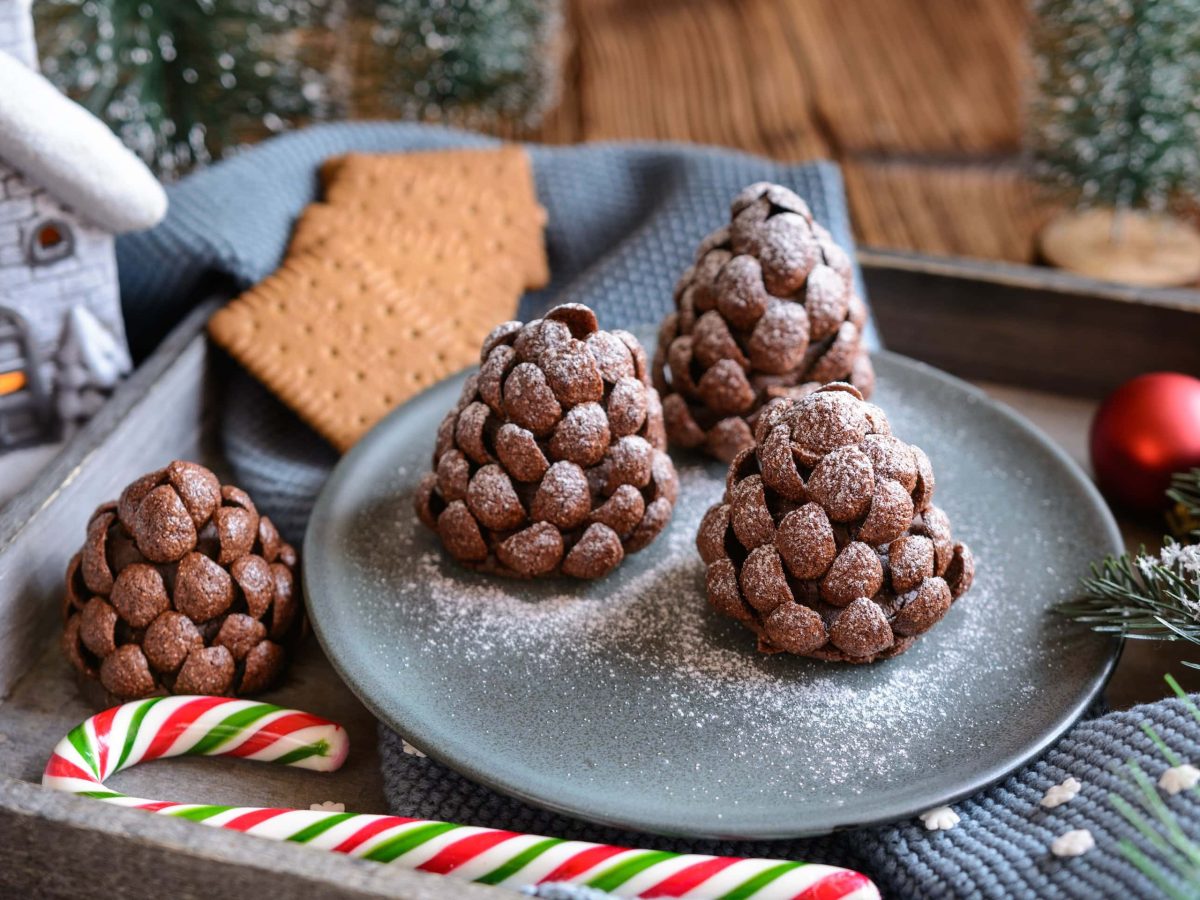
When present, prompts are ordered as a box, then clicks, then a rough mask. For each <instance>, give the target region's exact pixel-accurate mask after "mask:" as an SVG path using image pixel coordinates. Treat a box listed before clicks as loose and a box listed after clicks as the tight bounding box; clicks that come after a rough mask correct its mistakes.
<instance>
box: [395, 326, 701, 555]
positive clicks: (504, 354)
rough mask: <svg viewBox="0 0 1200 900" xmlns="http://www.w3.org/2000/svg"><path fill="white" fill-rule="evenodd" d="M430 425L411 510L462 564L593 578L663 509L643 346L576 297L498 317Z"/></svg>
mask: <svg viewBox="0 0 1200 900" xmlns="http://www.w3.org/2000/svg"><path fill="white" fill-rule="evenodd" d="M480 359H481V360H482V365H481V367H480V369H479V372H478V373H477V374H474V375H471V376H470V377H469V378H468V379H467V382H466V384H465V385H464V386H463V392H462V397H461V398H460V399H459V402H458V405H457V406H456V407H455V408H454V409H453V410H451V411H450V413H449V414H447V416H446V418H445V420H443V422H442V424H441V427H440V428H439V429H438V436H437V446H436V448H435V450H434V454H433V466H434V471H432V472H430V473H428V474H427V475H426V476H425V478H424V480H423V481H422V482H421V486H420V488H419V489H418V491H417V495H416V498H415V503H416V509H417V515H418V516H419V517H420V519H421V521H422V522H424V523H425V524H426V525H427V526H429V527H430V528H432V529H433V530H434V531H436V532H437V533H438V535H439V536H440V537H441V539H442V544H443V545H444V546H445V548H446V550H447V551H448V552H449V553H450V555H451V556H453V557H454V558H455V559H457V560H458V561H459V562H461V563H462V564H463V565H466V566H468V567H470V568H475V569H481V570H485V571H490V572H496V573H499V574H504V575H514V576H519V577H523V578H534V577H539V576H544V575H553V574H558V573H561V574H564V575H570V576H572V577H575V578H599V577H601V576H603V575H606V574H607V573H609V572H610V571H612V570H613V569H614V568H616V567H617V566H618V565H619V564H620V563H621V560H623V559H624V558H625V554H627V553H633V552H635V551H637V550H641V549H642V548H643V547H645V546H646V545H647V544H649V543H650V542H651V541H653V540H654V538H655V537H657V536H658V533H659V532H660V531H662V529H663V527H664V526H665V525H666V524H667V521H668V520H669V519H670V517H671V510H672V508H673V506H674V504H675V497H676V494H677V492H678V479H677V478H676V475H675V467H674V465H673V464H672V463H671V458H670V457H669V456H667V454H666V452H665V450H666V443H667V439H666V432H665V431H664V429H663V421H662V405H661V403H660V402H659V399H658V392H657V391H656V390H655V389H654V388H653V387H651V385H650V377H649V371H648V367H647V364H646V354H645V352H644V351H643V350H642V346H641V344H640V343H639V342H638V340H637V338H635V337H634V336H633V335H632V334H630V333H629V332H626V331H600V330H598V328H597V324H596V316H595V314H594V313H593V312H592V311H591V310H590V309H588V308H587V307H586V306H581V305H579V304H574V303H572V304H565V305H563V306H558V307H556V308H554V309H552V310H550V312H548V313H547V314H546V316H545V318H542V319H535V320H534V321H532V322H529V323H527V324H523V323H521V322H506V323H504V324H502V325H500V326H498V327H497V328H496V329H495V330H493V331H492V333H491V334H490V335H488V337H487V339H486V340H485V341H484V343H483V349H482V351H481V353H480Z"/></svg>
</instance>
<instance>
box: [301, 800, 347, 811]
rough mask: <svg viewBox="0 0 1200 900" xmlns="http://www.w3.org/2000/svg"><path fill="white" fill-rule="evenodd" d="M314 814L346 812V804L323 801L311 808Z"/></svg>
mask: <svg viewBox="0 0 1200 900" xmlns="http://www.w3.org/2000/svg"><path fill="white" fill-rule="evenodd" d="M309 809H311V810H312V811H313V812H345V811H346V804H345V803H334V802H333V801H332V800H322V801H321V802H320V803H314V804H313V805H312V806H310V807H309Z"/></svg>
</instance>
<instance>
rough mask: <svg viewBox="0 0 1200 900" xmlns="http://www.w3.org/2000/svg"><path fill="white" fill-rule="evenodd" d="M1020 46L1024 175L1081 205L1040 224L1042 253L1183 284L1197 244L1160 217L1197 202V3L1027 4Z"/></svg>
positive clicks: (1192, 272) (1064, 0)
mask: <svg viewBox="0 0 1200 900" xmlns="http://www.w3.org/2000/svg"><path fill="white" fill-rule="evenodd" d="M1031 42H1032V56H1033V79H1034V84H1033V90H1032V94H1031V97H1030V102H1029V108H1028V134H1027V141H1028V145H1029V150H1030V155H1031V157H1032V166H1033V172H1034V174H1035V176H1036V177H1037V178H1038V180H1039V181H1040V182H1042V183H1043V184H1044V185H1047V186H1049V187H1050V188H1052V189H1053V190H1055V191H1056V192H1058V193H1059V194H1060V195H1061V196H1065V197H1067V198H1069V199H1071V200H1073V201H1075V202H1076V203H1077V204H1078V205H1079V206H1081V207H1089V208H1092V211H1091V212H1089V213H1086V214H1081V215H1072V216H1070V217H1068V218H1066V219H1061V220H1059V221H1057V222H1056V223H1052V224H1051V226H1050V227H1049V228H1048V229H1047V231H1046V233H1045V234H1044V235H1043V250H1044V251H1045V252H1046V255H1047V256H1049V257H1051V261H1052V262H1055V263H1057V264H1061V265H1064V266H1065V267H1067V268H1080V269H1086V270H1088V271H1087V274H1096V275H1100V276H1102V277H1111V278H1115V279H1116V280H1130V281H1141V282H1143V283H1160V284H1163V283H1187V282H1191V281H1195V280H1196V278H1197V277H1200V268H1197V267H1198V266H1200V252H1197V247H1198V246H1200V236H1197V235H1196V234H1195V233H1194V232H1193V231H1191V230H1190V229H1189V228H1187V226H1184V225H1183V224H1182V223H1180V222H1177V221H1175V220H1172V219H1170V218H1169V217H1168V216H1166V215H1165V213H1166V211H1167V209H1168V207H1170V206H1171V205H1172V203H1174V202H1175V201H1178V200H1181V199H1189V198H1196V197H1197V196H1200V0H1035V2H1034V21H1033V27H1032V30H1031ZM1085 251H1086V252H1085ZM1127 254H1129V255H1130V256H1131V257H1132V258H1131V259H1126V258H1125V256H1126V255H1127Z"/></svg>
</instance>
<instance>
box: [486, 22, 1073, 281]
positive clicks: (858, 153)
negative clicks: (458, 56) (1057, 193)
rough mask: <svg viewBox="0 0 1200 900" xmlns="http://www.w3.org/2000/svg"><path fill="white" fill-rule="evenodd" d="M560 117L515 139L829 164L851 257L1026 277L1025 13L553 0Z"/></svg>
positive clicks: (1031, 228) (1029, 213)
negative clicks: (1008, 266) (975, 260)
mask: <svg viewBox="0 0 1200 900" xmlns="http://www.w3.org/2000/svg"><path fill="white" fill-rule="evenodd" d="M566 5H567V8H568V25H567V49H566V64H565V79H564V85H563V92H562V102H561V103H560V105H559V106H558V108H557V109H556V110H555V111H554V112H552V113H551V114H550V115H549V117H548V118H547V119H546V120H545V122H543V123H542V125H541V126H540V127H539V128H537V129H534V130H524V131H521V130H516V131H513V130H508V131H507V132H506V133H507V134H509V135H511V136H514V137H522V138H527V139H531V140H541V141H548V142H552V143H572V142H578V141H604V140H633V139H653V140H672V141H694V142H699V143H708V144H719V145H723V146H727V147H736V148H739V149H742V150H746V151H749V152H752V153H759V154H763V155H765V156H771V157H776V158H779V159H786V160H807V159H815V158H826V159H834V160H837V161H838V162H839V163H840V164H841V165H842V168H843V171H844V172H845V177H846V184H847V191H848V194H849V199H850V208H851V212H852V214H853V215H852V218H853V221H854V226H855V230H856V232H857V236H858V239H859V241H860V243H861V244H862V245H864V246H869V247H881V248H892V249H910V250H921V251H924V252H929V253H939V254H950V255H962V256H973V257H979V258H985V259H1002V260H1009V261H1014V262H1030V261H1032V260H1033V257H1034V248H1033V235H1034V233H1035V231H1036V230H1037V227H1038V225H1039V224H1040V223H1041V222H1042V221H1044V219H1045V217H1046V215H1047V214H1048V213H1049V212H1050V210H1051V208H1050V207H1049V206H1048V205H1047V204H1045V203H1044V202H1039V200H1038V198H1037V197H1036V194H1035V191H1034V189H1033V188H1032V186H1031V185H1030V184H1029V182H1028V181H1027V180H1026V178H1025V177H1024V176H1023V174H1022V171H1021V166H1020V159H1019V155H1020V148H1021V94H1022V80H1023V77H1024V76H1023V72H1024V67H1025V61H1024V49H1023V48H1024V35H1025V29H1026V13H1025V5H1026V4H1025V0H955V2H953V3H930V2H928V0H652V2H647V0H566Z"/></svg>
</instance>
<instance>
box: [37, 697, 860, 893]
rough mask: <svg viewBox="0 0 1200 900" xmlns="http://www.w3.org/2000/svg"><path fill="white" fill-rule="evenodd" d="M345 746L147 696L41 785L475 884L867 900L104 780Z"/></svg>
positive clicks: (310, 761) (252, 707)
mask: <svg viewBox="0 0 1200 900" xmlns="http://www.w3.org/2000/svg"><path fill="white" fill-rule="evenodd" d="M349 749H350V742H349V739H348V737H347V736H346V732H345V730H344V729H343V728H342V727H341V726H340V725H337V724H335V723H333V722H329V721H326V720H325V719H319V718H317V717H316V716H313V715H309V714H308V713H304V712H298V711H296V710H294V709H282V708H280V707H278V706H272V705H270V704H268V703H256V702H254V701H251V700H230V699H226V698H223V697H154V698H151V699H149V700H139V701H136V702H133V703H126V704H125V705H123V706H117V707H114V708H113V709H109V710H107V711H105V712H102V713H100V714H98V715H95V716H92V717H91V718H90V719H88V720H87V721H85V722H83V723H82V724H80V725H79V726H77V727H76V728H75V729H74V730H73V731H71V733H70V734H68V735H67V736H66V737H65V738H63V739H62V740H61V741H59V743H58V746H57V747H55V748H54V755H53V756H51V757H50V761H49V762H48V763H47V764H46V771H45V773H44V774H43V775H42V784H43V786H45V787H48V788H53V789H54V790H59V791H67V792H70V793H74V794H79V795H81V796H84V797H93V798H95V799H97V800H103V801H105V802H106V803H113V804H115V805H117V806H130V807H134V808H135V809H144V810H148V811H150V812H155V813H159V814H160V815H166V816H174V817H176V818H182V819H191V820H192V821H194V822H202V823H204V824H205V825H212V826H215V827H218V828H228V829H230V830H233V831H242V832H245V833H246V834H255V835H258V836H260V837H266V838H271V839H272V840H277V841H292V842H294V843H300V844H308V845H309V846H311V847H318V848H320V849H322V850H332V851H334V852H335V853H346V854H349V855H351V856H358V857H362V858H363V859H371V860H376V861H378V862H387V863H395V864H397V865H402V866H405V867H407V868H410V869H417V870H419V871H422V872H434V873H438V874H442V875H449V876H453V877H455V878H462V879H466V880H468V881H476V882H480V883H482V884H491V885H503V886H506V887H516V888H519V887H524V886H528V885H538V884H547V883H566V884H573V885H586V886H588V887H592V888H596V889H599V890H602V891H608V892H610V893H612V894H613V895H615V896H618V897H689V898H693V900H699V898H710V900H717V898H726V900H732V898H739V900H742V898H754V900H777V898H778V900H782V898H803V900H850V898H853V900H874V898H878V897H879V892H878V890H877V889H876V887H875V885H874V884H872V882H871V881H870V880H869V879H867V877H866V876H864V875H860V874H859V873H858V872H852V871H850V870H848V869H839V868H835V867H833V866H822V865H810V864H805V863H799V862H784V861H782V860H770V859H737V858H735V857H725V856H700V855H694V854H677V853H665V852H661V851H653V850H630V849H626V848H623V847H612V846H607V845H603V844H590V843H586V842H583V841H563V840H558V839H556V838H548V837H539V836H536V835H529V834H519V833H518V832H515V831H501V830H498V829H494V828H475V827H472V826H469V825H454V824H451V823H449V822H432V821H427V820H423V819H407V818H403V817H400V816H376V815H362V814H356V813H343V812H327V811H320V810H302V809H258V808H251V807H240V806H239V807H235V806H211V805H205V804H193V803H170V802H164V801H158V800H142V799H139V798H137V797H127V796H125V795H124V794H120V793H118V792H116V791H113V790H111V789H109V788H107V787H105V785H104V780H105V779H106V778H107V777H108V776H110V775H112V774H113V773H114V772H120V771H121V770H123V769H127V768H129V767H130V766H132V765H135V764H136V763H139V762H143V761H146V760H153V759H162V758H165V757H170V756H184V755H188V756H236V757H241V758H244V759H256V760H262V761H264V762H274V763H280V764H282V765H288V766H299V767H301V768H306V769H313V770H315V771H317V772H332V771H334V770H335V769H337V768H338V767H339V766H341V764H342V763H343V762H344V761H345V759H346V754H347V753H348V752H349Z"/></svg>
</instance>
